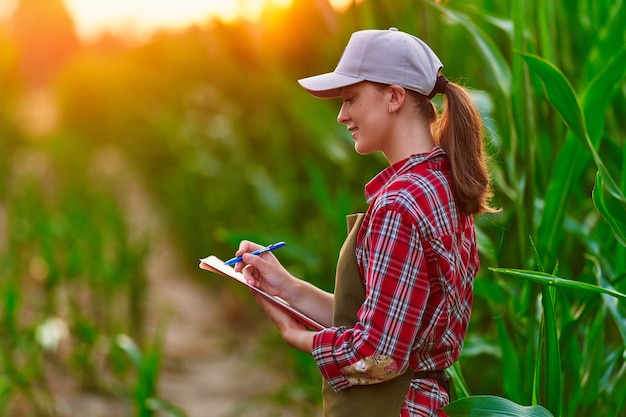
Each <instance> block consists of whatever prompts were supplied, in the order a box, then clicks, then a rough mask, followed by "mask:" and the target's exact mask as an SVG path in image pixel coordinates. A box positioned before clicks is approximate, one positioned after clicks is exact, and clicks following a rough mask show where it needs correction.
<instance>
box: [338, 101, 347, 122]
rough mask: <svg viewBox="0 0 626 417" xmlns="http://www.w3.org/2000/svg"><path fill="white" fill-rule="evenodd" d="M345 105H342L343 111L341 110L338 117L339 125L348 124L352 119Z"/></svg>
mask: <svg viewBox="0 0 626 417" xmlns="http://www.w3.org/2000/svg"><path fill="white" fill-rule="evenodd" d="M345 107H346V106H345V105H343V104H342V105H341V109H339V114H338V115H337V121H338V122H339V123H347V121H348V120H350V118H349V117H348V112H347V111H346V109H345Z"/></svg>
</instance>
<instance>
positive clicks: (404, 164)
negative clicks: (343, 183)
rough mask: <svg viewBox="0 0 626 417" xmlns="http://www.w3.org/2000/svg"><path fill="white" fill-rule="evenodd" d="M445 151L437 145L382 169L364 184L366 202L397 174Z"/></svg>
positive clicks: (434, 158)
mask: <svg viewBox="0 0 626 417" xmlns="http://www.w3.org/2000/svg"><path fill="white" fill-rule="evenodd" d="M442 156H444V157H445V156H446V153H445V152H444V151H443V149H441V148H440V147H439V146H436V147H435V148H433V150H432V151H431V152H430V153H421V154H415V155H411V156H410V157H408V158H407V159H403V160H402V161H399V162H396V163H395V164H393V165H390V166H388V167H387V168H385V169H384V170H382V171H381V172H380V173H378V175H376V176H375V177H374V178H372V179H371V180H370V182H368V183H367V184H366V185H365V199H366V201H367V203H368V204H369V203H371V202H372V200H373V199H374V198H376V196H377V195H378V194H379V193H380V192H381V190H383V189H384V188H385V187H386V186H387V184H389V183H390V182H391V181H393V180H394V179H395V178H396V177H398V176H399V175H401V174H403V173H405V172H407V171H410V170H412V169H413V168H414V167H415V166H417V165H420V164H422V163H424V162H426V161H429V160H438V159H440V158H441V157H442Z"/></svg>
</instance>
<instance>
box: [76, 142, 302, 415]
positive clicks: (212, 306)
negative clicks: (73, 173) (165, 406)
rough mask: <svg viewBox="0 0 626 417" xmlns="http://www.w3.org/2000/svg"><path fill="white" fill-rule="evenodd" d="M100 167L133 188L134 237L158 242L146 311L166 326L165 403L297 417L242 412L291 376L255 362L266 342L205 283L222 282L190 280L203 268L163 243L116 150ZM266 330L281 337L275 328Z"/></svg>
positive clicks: (199, 410)
mask: <svg viewBox="0 0 626 417" xmlns="http://www.w3.org/2000/svg"><path fill="white" fill-rule="evenodd" d="M99 159H101V160H102V161H101V162H100V163H99V162H98V161H97V160H96V161H95V164H94V166H96V167H98V166H100V167H106V168H105V171H106V172H104V174H105V176H106V175H112V176H118V175H121V176H123V177H124V181H123V182H118V183H123V184H125V188H126V189H125V190H123V191H122V192H121V193H120V199H121V201H122V204H123V206H124V207H125V208H126V211H127V213H128V214H129V218H128V220H129V224H130V229H131V230H132V231H133V233H136V234H137V237H140V236H150V241H151V242H152V245H151V248H152V249H151V253H150V256H149V259H148V263H147V264H148V268H147V271H146V272H147V277H148V281H149V288H150V294H149V296H148V298H147V303H146V305H147V308H148V317H149V318H150V320H151V321H152V323H153V324H158V323H165V324H166V332H165V340H164V347H163V348H164V352H163V355H164V357H163V363H162V369H161V375H160V378H159V382H160V386H159V391H160V395H161V396H162V397H163V399H165V400H167V401H169V402H171V403H173V404H174V405H176V406H177V407H180V408H181V409H183V410H184V411H185V412H186V414H187V417H226V416H228V417H234V416H237V417H244V416H245V417H257V416H258V417H261V416H272V417H287V416H293V414H291V413H290V412H288V411H287V410H283V411H279V410H269V409H265V407H258V406H255V407H252V408H251V409H249V410H246V409H245V407H244V408H242V406H244V405H245V403H246V402H248V401H250V400H252V399H254V398H255V397H257V396H259V395H263V394H269V393H272V392H274V391H276V390H277V389H279V387H280V386H282V385H284V384H285V383H286V378H287V377H286V375H285V374H284V373H280V372H279V371H278V370H276V369H272V368H270V367H268V366H265V365H264V364H262V363H257V362H255V357H254V355H255V349H256V348H257V346H256V343H254V340H255V339H256V338H257V337H258V335H255V334H250V333H247V332H244V331H242V329H240V328H239V329H236V330H234V329H233V326H232V320H231V319H230V317H229V316H228V315H229V314H230V313H232V311H231V310H230V308H226V309H225V308H224V306H225V303H224V300H225V299H224V297H223V296H222V295H220V294H216V293H215V292H214V291H213V290H210V289H209V287H208V286H205V285H201V282H200V281H199V277H202V276H205V277H206V279H220V278H219V277H217V276H213V275H212V274H210V273H208V272H206V271H202V270H200V269H198V274H197V275H195V274H193V272H191V273H189V272H187V274H186V273H185V271H190V268H189V267H190V265H189V263H191V264H193V265H194V266H195V265H197V260H195V259H188V260H183V259H181V258H180V256H179V255H178V253H177V252H176V250H175V248H174V247H173V246H172V244H171V242H170V241H169V239H168V237H167V236H164V235H163V233H162V230H163V229H164V228H163V226H162V223H161V221H160V216H159V214H158V210H157V209H156V205H155V204H154V203H153V202H152V201H151V199H150V198H149V196H148V195H147V194H146V193H145V191H144V187H143V186H142V184H141V181H140V179H139V178H138V176H136V175H135V174H134V173H133V172H131V170H130V169H129V164H128V163H126V161H125V160H124V158H123V157H122V156H121V155H120V154H119V153H118V152H116V151H115V150H111V149H108V150H105V151H103V152H102V153H101V155H100V157H99ZM131 238H132V236H131ZM207 255H208V253H207ZM192 271H193V270H192ZM200 279H202V278H200ZM231 308H232V307H231ZM259 311H260V310H259ZM260 320H264V318H263V317H260ZM261 328H266V329H267V330H266V331H273V329H272V328H271V325H270V324H269V323H267V325H266V326H265V327H264V326H261ZM257 331H259V329H257ZM261 331H262V330H261ZM269 408H271V407H269ZM81 417H83V416H81Z"/></svg>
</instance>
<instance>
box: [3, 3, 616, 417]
mask: <svg viewBox="0 0 626 417" xmlns="http://www.w3.org/2000/svg"><path fill="white" fill-rule="evenodd" d="M46 3H47V4H49V6H47V7H49V8H47V9H45V13H44V12H42V7H43V6H42V4H43V3H42V2H41V1H39V0H37V1H30V2H29V1H25V0H22V2H21V4H22V6H19V7H18V8H17V9H16V12H15V13H14V15H13V18H12V19H11V20H9V21H7V22H5V23H2V24H1V25H0V82H1V85H2V89H1V93H0V169H1V172H2V173H3V175H2V176H0V300H1V301H0V307H1V308H0V318H1V320H2V325H1V327H0V351H1V356H0V415H18V414H17V413H18V412H19V411H20V410H28V411H26V414H22V415H55V412H56V411H55V408H54V400H53V399H52V398H51V395H50V390H49V387H47V385H46V384H47V379H46V375H47V371H46V369H47V365H46V364H48V363H49V362H50V361H52V362H54V363H55V364H57V366H59V367H62V368H63V369H65V370H66V371H67V372H69V373H71V374H72V375H75V378H76V379H77V380H80V381H81V382H82V384H83V386H85V387H89V388H93V389H101V390H108V391H109V392H114V393H116V395H120V396H123V397H124V396H126V397H128V398H129V401H133V400H132V399H133V398H135V400H134V404H135V410H136V414H137V415H151V413H153V412H155V411H154V410H156V409H160V410H161V412H162V413H170V414H171V415H177V414H176V413H181V411H176V410H175V409H173V408H169V407H166V406H164V405H163V404H164V403H160V402H156V403H155V402H154V401H148V400H147V399H152V400H154V399H155V398H157V397H158V395H159V394H158V393H157V392H155V388H154V382H155V380H156V379H157V378H158V372H157V370H158V369H157V368H158V360H151V361H150V364H149V365H146V366H152V367H154V368H155V369H152V371H154V372H150V371H149V370H146V369H143V371H142V372H143V373H140V372H138V373H134V372H135V371H133V369H134V368H133V367H132V363H135V364H141V363H142V362H141V360H140V359H138V357H137V355H138V354H139V353H138V352H136V351H135V350H133V349H135V347H136V346H135V345H133V344H129V340H131V341H132V340H134V341H135V342H136V343H137V346H138V347H137V349H139V350H143V351H145V352H148V353H149V357H150V358H154V355H157V354H158V353H156V352H157V351H158V346H159V345H158V340H156V339H155V338H156V337H157V336H155V335H153V334H147V332H146V327H145V321H146V317H144V312H145V310H144V306H143V303H144V302H145V300H144V298H143V297H144V295H145V294H146V292H147V291H148V286H149V285H150V283H149V282H148V281H147V280H146V276H145V267H146V262H147V259H148V258H147V256H148V253H149V252H150V249H151V245H152V244H153V242H152V241H151V240H150V239H146V238H145V236H143V235H142V233H141V230H133V228H132V224H131V223H129V217H131V216H133V215H134V216H137V213H134V214H133V213H129V206H128V205H127V204H124V203H123V201H124V198H125V197H124V195H121V194H124V192H128V190H129V188H128V182H129V181H130V180H129V178H128V177H125V176H124V175H123V173H124V172H126V171H125V170H126V169H130V170H132V171H133V173H134V174H136V175H137V176H138V178H139V179H140V184H141V187H142V188H143V189H145V190H146V191H147V192H148V193H149V195H150V196H151V198H152V199H153V201H155V202H156V205H155V206H154V207H152V208H151V210H154V211H155V212H158V213H159V215H160V217H159V218H160V220H161V222H160V223H159V224H158V227H157V230H158V233H159V234H160V235H161V236H163V237H166V238H167V239H169V240H171V241H172V242H175V245H176V247H177V248H178V251H179V255H180V257H181V259H183V260H187V261H186V262H183V265H185V266H186V267H188V268H189V273H191V274H195V275H197V277H198V280H203V281H206V282H210V283H211V284H208V285H220V284H219V283H218V282H219V280H207V276H206V273H202V272H199V271H197V270H196V268H197V259H198V258H200V257H203V256H206V255H208V254H216V255H218V256H221V257H229V256H230V255H231V254H232V252H233V251H234V250H235V248H236V247H237V245H238V242H239V241H240V240H241V239H244V238H245V239H251V240H255V241H257V242H259V243H264V244H268V243H272V242H274V241H279V240H284V241H286V242H288V245H287V246H286V247H285V248H284V249H282V250H281V252H280V254H279V257H280V259H281V260H282V261H283V262H284V263H285V265H286V266H287V267H288V268H290V269H291V270H292V271H293V272H294V273H295V274H296V275H298V276H300V277H302V278H304V279H306V280H309V281H311V282H313V283H315V284H317V285H319V286H321V287H323V288H325V289H329V290H330V289H332V286H333V278H334V267H335V262H336V258H337V254H338V250H339V247H340V245H341V243H342V240H343V237H344V235H345V221H344V218H345V215H346V214H348V213H351V212H356V211H363V210H365V208H366V205H365V202H364V197H363V185H364V184H365V183H366V182H367V181H368V180H369V179H370V178H371V177H373V176H374V175H375V174H376V173H377V172H379V171H380V170H381V169H383V168H384V167H385V161H384V159H383V158H382V157H381V156H380V155H369V156H359V155H356V154H355V152H354V151H353V149H352V141H351V139H350V137H349V134H348V132H347V131H345V129H344V127H342V126H340V125H339V124H338V123H337V122H336V120H335V119H336V114H337V111H338V109H339V106H340V104H339V103H338V102H337V101H335V100H318V99H314V98H312V97H310V96H308V95H307V94H306V93H305V92H304V91H303V90H302V89H301V88H300V87H299V86H298V85H297V83H296V80H297V79H298V78H302V77H305V76H308V75H312V74H316V73H319V72H326V71H329V70H331V69H332V68H334V66H335V65H336V62H337V59H338V57H339V55H340V53H341V51H342V49H343V47H344V46H345V43H346V42H347V40H348V38H349V36H350V34H351V33H352V32H353V31H355V30H360V29H366V28H388V27H391V26H395V27H398V28H400V29H401V30H404V31H407V32H411V33H414V34H416V35H417V36H419V37H420V38H422V39H424V40H425V41H426V42H427V43H429V44H430V45H431V46H432V48H433V49H434V50H435V51H436V52H437V53H438V55H439V56H440V58H441V60H442V61H443V62H444V63H445V68H444V73H445V74H446V76H447V77H448V78H449V79H451V80H454V81H457V82H460V83H462V84H464V85H466V86H467V87H469V88H470V89H471V91H472V95H473V97H474V99H475V100H476V103H477V104H478V105H479V107H480V109H481V112H482V113H483V116H484V118H485V122H486V127H487V132H486V133H487V138H486V140H487V143H488V145H489V153H490V155H491V156H492V161H491V167H492V169H493V178H494V188H495V196H496V197H495V200H494V204H495V205H496V206H498V207H501V208H502V212H501V213H500V214H498V215H485V216H481V217H479V218H477V219H476V220H477V225H478V228H479V234H480V239H481V240H480V245H481V259H482V262H483V268H482V269H481V271H480V273H479V276H478V277H477V280H476V285H475V308H474V312H473V316H472V321H471V324H470V329H469V335H468V340H467V343H466V346H465V349H464V352H463V356H462V359H461V363H460V368H461V369H462V371H463V374H464V377H465V382H466V383H467V387H468V389H469V391H470V393H471V394H492V395H501V396H504V397H507V398H509V399H511V400H513V401H515V402H517V403H519V404H531V403H532V404H537V403H538V404H544V405H545V404H548V403H549V401H550V399H549V398H545V397H544V395H551V394H549V393H548V394H546V392H548V391H545V390H544V391H541V390H539V389H538V388H537V387H538V386H542V385H544V386H545V385H546V382H545V381H542V379H541V378H540V377H538V371H537V369H541V366H539V367H538V364H541V363H542V359H541V358H542V354H543V353H542V349H541V341H542V339H541V338H542V335H543V333H542V331H541V329H542V307H541V306H542V304H541V300H542V290H541V287H540V286H539V285H537V284H533V283H531V282H529V281H525V280H515V279H513V278H510V277H507V276H505V275H501V274H498V273H497V272H495V271H492V270H490V269H488V267H507V268H519V269H526V270H541V271H546V272H554V271H558V275H559V276H561V277H565V278H568V279H572V280H576V281H580V282H587V283H593V284H595V285H599V286H603V287H606V288H613V289H615V290H617V291H621V292H624V291H626V283H625V282H624V281H625V280H624V279H623V278H624V275H625V272H626V250H625V249H624V246H623V245H622V244H620V243H619V241H618V239H616V237H615V236H614V234H613V233H612V231H611V228H610V227H609V224H608V222H606V221H605V219H604V218H603V217H602V216H601V215H600V213H599V212H598V211H597V210H596V208H595V207H594V204H593V201H592V199H591V191H592V189H593V187H594V184H595V174H596V171H597V167H596V166H595V164H594V162H593V160H592V158H591V156H590V154H589V152H588V151H587V150H586V149H585V148H584V146H582V145H581V143H580V141H578V140H577V139H576V138H575V137H574V136H573V135H572V134H571V132H570V131H569V130H568V126H567V125H566V124H565V123H564V122H563V119H562V118H561V116H560V115H559V113H558V112H557V111H555V109H554V108H553V107H552V105H551V103H550V101H548V99H547V98H546V95H545V92H544V85H543V84H542V82H541V80H540V78H539V77H538V76H537V75H536V74H535V73H533V72H532V71H530V70H529V68H528V66H527V65H526V64H525V62H524V59H523V56H522V53H530V54H535V55H538V56H540V57H542V58H543V59H545V60H546V61H548V62H550V63H552V64H553V65H554V66H556V67H557V68H558V69H560V70H561V71H562V73H563V74H564V76H565V78H566V79H567V80H568V81H569V83H571V85H572V86H573V89H574V91H575V92H576V95H577V99H578V100H580V103H581V104H582V107H583V111H584V115H585V118H586V122H587V128H588V130H589V135H590V136H591V137H592V140H593V142H594V146H595V147H596V149H597V150H598V153H599V155H600V156H601V158H602V161H603V163H604V164H605V165H606V166H607V167H608V170H609V171H610V172H611V173H612V176H613V178H614V179H616V180H617V182H618V184H619V185H620V186H621V192H622V195H623V194H624V190H625V189H626V173H625V172H624V168H623V166H624V161H625V160H626V150H625V147H624V142H625V139H624V138H625V135H624V133H625V132H626V83H625V80H624V75H625V69H624V68H625V66H624V65H621V64H620V62H623V59H624V58H623V56H624V45H625V44H626V42H625V41H626V31H624V27H626V5H624V1H621V0H618V1H614V0H610V1H609V0H594V1H591V0H573V1H564V0H546V1H542V2H538V1H536V2H535V1H531V2H522V1H521V0H511V1H506V2H499V1H493V0H480V1H473V2H465V1H460V0H459V1H455V0H449V1H442V2H430V1H409V0H380V1H372V0H364V1H362V2H358V4H357V3H355V4H353V5H352V6H351V7H349V8H348V9H347V10H346V11H345V12H341V13H339V12H337V11H335V10H334V9H333V8H332V7H331V6H330V4H329V3H328V2H327V1H326V0H294V1H293V3H292V5H291V6H290V7H289V8H285V9H283V10H280V11H273V12H272V13H269V12H268V13H267V14H266V15H264V16H263V18H262V19H260V20H258V21H247V20H237V21H231V22H221V21H218V20H214V21H210V22H207V24H206V25H196V26H193V27H189V28H188V29H185V30H181V31H177V32H166V31H163V32H159V33H156V34H155V35H154V36H153V37H151V38H150V39H149V40H148V41H145V42H142V43H140V44H128V43H126V42H124V40H123V39H118V38H116V37H115V36H113V35H111V34H109V35H104V36H103V37H102V38H101V39H99V40H98V41H97V42H92V43H89V44H85V43H81V42H80V40H79V39H78V38H77V37H76V35H75V34H74V32H73V28H72V24H71V19H70V18H69V16H68V15H67V12H65V11H64V9H63V7H62V2H60V1H58V2H57V1H50V2H46ZM28 4H31V7H34V8H31V9H30V10H31V11H30V13H31V14H30V15H29V14H28V13H27V12H28V7H27V5H28ZM52 4H57V5H60V7H57V8H54V7H53V6H51V5H52ZM33 5H34V6H33ZM33 10H38V11H39V12H37V13H35V12H34V11H33ZM20 13H21V15H20ZM33 14H35V15H36V16H37V18H38V19H42V20H40V21H35V22H39V23H33V20H28V19H27V17H28V16H32V15H33ZM20 16H21V17H20ZM25 16H26V17H25ZM42 16H44V17H42ZM45 16H47V17H45ZM50 16H56V17H57V18H56V20H54V19H53V20H54V22H56V23H54V24H52V23H50V24H47V25H46V24H44V23H43V22H48V21H52V20H51V18H50ZM64 16H65V17H64ZM66 17H67V19H66ZM55 25H56V26H55ZM606 68H611V69H612V72H611V73H610V74H608V75H607V74H606V73H604V72H603V71H604V70H605V69H606ZM599 75H602V76H603V77H607V76H610V77H611V79H612V80H614V83H611V85H610V86H608V87H605V90H603V94H602V95H601V96H600V97H592V98H593V100H591V99H588V100H587V98H588V97H589V96H590V95H591V94H590V91H595V90H593V88H595V87H594V86H596V84H594V83H596V82H597V77H598V76H599ZM437 104H441V102H440V101H437ZM120 160H123V161H127V163H126V164H125V165H124V168H123V169H122V168H120V165H119V163H120V162H119V161H120ZM126 165H127V166H126ZM133 178H134V177H133ZM149 215H150V214H149V213H139V216H149ZM303 254H306V256H303ZM554 301H555V310H556V313H555V314H556V317H557V323H558V336H559V340H558V344H559V346H560V351H561V358H560V361H561V363H560V368H561V378H560V379H561V382H562V384H563V389H562V393H559V394H558V397H559V398H558V400H557V402H558V404H559V405H558V407H557V408H556V409H555V408H551V410H550V411H552V412H553V414H555V415H563V416H585V415H589V414H593V415H607V416H612V415H615V416H617V415H622V414H623V413H624V410H625V404H624V402H625V399H624V398H626V396H624V395H623V393H624V392H626V365H625V363H624V361H625V359H626V357H625V346H626V331H625V328H626V313H625V309H624V303H623V301H620V302H619V303H618V302H616V301H615V300H614V299H612V298H611V297H607V296H601V295H592V294H589V293H585V292H581V291H575V290H563V289H559V290H558V291H557V292H556V295H555V298H554ZM129 318H130V320H129ZM42 334H45V335H48V337H47V338H45V337H44V338H43V339H42V337H43V336H41V335H42ZM38 335H39V336H38ZM63 335H69V336H67V337H69V338H70V340H71V343H69V344H67V345H60V344H59V343H60V342H59V340H61V338H62V336H63ZM119 335H125V336H124V337H128V338H130V339H121V340H123V341H125V342H124V343H119V341H120V338H119V337H118V336H119ZM263 343H264V346H265V347H264V349H269V348H271V349H275V350H278V351H280V352H281V353H280V354H279V356H280V357H281V359H282V360H284V359H285V358H287V359H286V361H284V362H283V363H285V362H286V363H288V364H289V366H290V367H291V368H292V371H293V372H295V373H296V376H297V377H296V378H295V379H294V381H293V383H292V384H290V386H289V387H285V392H287V391H289V390H298V392H300V396H298V398H299V400H298V401H300V402H302V401H304V402H307V403H313V404H317V403H318V402H319V401H320V399H319V393H318V388H319V384H320V381H321V380H320V376H319V373H318V372H317V369H316V368H315V365H314V364H313V361H312V360H310V358H308V357H306V355H300V354H298V353H296V352H294V351H292V350H290V349H288V348H285V347H284V346H283V345H282V344H281V343H280V341H278V340H277V339H276V338H275V337H272V336H270V337H268V338H267V339H264V341H263ZM128 346H131V347H133V348H132V349H131V348H129V347H128ZM268 346H269V348H268ZM129 352H134V353H133V354H131V353H129ZM283 352H284V353H283ZM133 355H134V356H133ZM150 355H152V356H150ZM266 355H267V357H268V359H267V360H268V361H270V360H271V359H269V357H271V356H272V354H271V353H266ZM138 369H142V368H141V367H139V368H138ZM146 375H147V377H146ZM142 381H143V382H142ZM141 384H144V385H143V391H142V392H143V394H142V395H134V396H133V394H132V392H135V393H137V392H139V391H140V390H139V388H138V387H139V386H141ZM133 390H134V391H133ZM124 392H125V393H126V394H123V393H124ZM302 393H304V397H303V396H302V395H303V394H302ZM542 393H543V394H542ZM455 395H456V394H455ZM290 398H291V400H290ZM303 398H304V399H303ZM552 400H554V398H552ZM273 401H277V402H280V401H284V402H285V406H286V407H287V406H288V407H292V408H293V407H298V404H297V403H296V404H294V403H293V396H291V397H290V396H289V395H286V396H281V395H277V396H276V397H275V398H274V399H273ZM147 404H148V405H147ZM155 404H157V406H155ZM159 404H160V406H158V405H159ZM159 407H161V408H159ZM142 413H143V414H142Z"/></svg>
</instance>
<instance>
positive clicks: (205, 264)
mask: <svg viewBox="0 0 626 417" xmlns="http://www.w3.org/2000/svg"><path fill="white" fill-rule="evenodd" d="M199 267H200V268H201V269H204V270H206V271H210V272H214V273H216V274H219V275H222V276H226V277H228V278H232V279H234V280H235V281H237V282H238V283H240V284H242V285H244V286H246V287H248V288H250V289H251V290H252V291H255V292H257V293H259V294H261V295H262V296H264V297H265V298H267V299H268V300H270V301H272V302H273V303H274V304H276V305H277V306H278V307H280V308H282V309H283V310H284V311H286V312H287V313H289V314H290V315H291V316H292V317H294V318H295V319H297V320H298V321H299V322H300V323H302V324H304V325H306V326H308V327H309V328H310V329H312V330H322V329H324V326H322V325H321V324H319V323H318V322H317V321H315V320H313V319H312V318H310V317H308V316H307V315H305V314H303V313H301V312H300V311H298V310H296V309H295V308H293V307H292V306H290V305H289V304H288V303H287V302H286V301H285V300H283V299H281V298H279V297H276V296H273V295H270V294H269V293H267V292H265V291H263V290H262V289H260V288H257V287H255V286H253V285H250V284H248V282H247V281H246V280H245V278H244V277H243V274H242V273H241V272H237V271H235V269H234V268H233V267H231V266H228V265H225V264H224V261H222V260H221V259H219V258H218V257H216V256H213V255H211V256H207V257H206V258H204V259H200V265H199Z"/></svg>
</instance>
